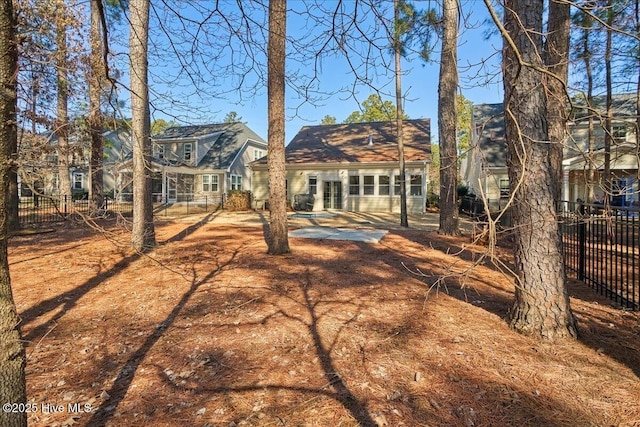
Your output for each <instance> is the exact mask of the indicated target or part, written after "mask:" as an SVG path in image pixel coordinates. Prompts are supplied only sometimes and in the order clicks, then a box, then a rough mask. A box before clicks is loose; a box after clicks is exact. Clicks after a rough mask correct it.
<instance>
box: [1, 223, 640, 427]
mask: <svg viewBox="0 0 640 427" xmlns="http://www.w3.org/2000/svg"><path fill="white" fill-rule="evenodd" d="M434 218H435V219H434ZM264 221H265V217H264V215H263V214H260V213H237V214H230V213H224V212H222V213H214V214H209V215H207V216H200V217H192V218H188V219H183V220H180V221H170V220H165V219H163V220H162V221H161V222H158V223H157V238H158V241H159V242H160V244H159V246H158V247H157V248H156V249H155V250H154V251H153V252H151V253H150V254H148V255H140V254H136V253H134V252H132V251H130V250H129V249H128V238H129V235H128V232H127V230H126V227H124V228H123V224H122V223H121V222H119V223H115V222H110V221H105V222H102V223H100V224H99V225H100V226H101V227H103V228H104V231H101V232H98V231H97V230H96V229H93V228H90V227H88V226H86V225H83V224H81V223H79V222H75V223H65V224H63V225H61V226H56V227H54V229H53V231H52V232H50V233H45V234H34V235H26V236H17V237H13V238H11V240H10V257H9V260H10V268H11V275H12V281H13V288H14V297H15V301H16V304H17V307H18V310H19V312H20V315H21V317H22V331H23V336H24V339H25V342H26V344H27V354H28V365H27V386H28V400H29V402H30V403H32V404H33V405H32V406H31V410H32V412H31V413H29V422H30V425H31V426H67V425H69V426H70V425H74V426H200V427H204V426H225V427H227V426H323V427H324V426H358V425H361V426H374V425H378V426H467V427H470V426H640V314H639V313H633V312H628V311H623V310H620V309H618V308H616V307H614V306H612V305H611V304H610V302H609V301H608V300H606V299H602V298H601V297H600V296H599V295H597V294H595V293H594V292H593V291H592V290H591V289H589V288H587V287H586V286H585V285H582V284H578V283H574V282H572V283H571V297H572V300H571V302H572V307H573V309H574V311H575V314H576V316H577V317H578V320H579V324H580V330H581V336H580V339H579V340H577V341H571V340H567V341H564V342H560V343H555V344H549V343H546V342H538V341H535V340H533V339H530V338H527V337H524V336H520V335H518V334H515V333H514V332H512V331H511V330H510V329H509V328H508V326H507V324H506V323H505V320H504V318H505V315H506V313H507V310H508V308H509V305H510V303H511V300H512V296H513V295H512V294H513V288H512V286H511V284H510V281H509V279H508V277H506V276H505V275H503V274H502V273H500V272H499V271H498V270H497V269H496V268H495V267H493V266H492V265H491V263H490V262H488V260H487V259H486V258H485V259H483V258H482V254H483V253H484V251H485V249H486V248H484V247H482V246H476V245H471V244H470V243H471V238H470V228H469V227H468V225H467V226H465V227H466V228H465V230H466V232H465V235H464V236H462V237H460V238H446V237H442V236H439V235H438V234H437V233H436V232H435V231H434V229H435V228H436V227H437V216H434V215H432V216H428V217H412V218H410V225H411V226H412V227H411V228H410V229H401V228H400V227H398V226H396V225H395V224H396V223H397V218H395V217H394V216H393V215H387V216H384V215H382V216H380V215H378V216H376V215H341V216H337V217H332V218H303V219H292V220H291V223H290V228H291V229H294V228H297V227H301V226H304V225H340V226H353V227H380V228H385V229H387V230H389V233H388V234H387V235H386V236H385V237H384V238H383V239H382V240H381V241H380V243H378V244H367V243H358V242H350V241H323V240H311V239H295V238H291V239H290V245H291V248H292V252H291V254H288V255H285V256H278V257H272V256H268V255H266V249H267V247H266V244H265V242H264V232H265V229H264V224H265V222H264ZM389 221H391V222H389ZM125 225H126V224H125ZM509 254H510V250H509V247H508V246H506V247H505V246H501V247H498V249H497V255H499V256H500V257H501V259H502V260H504V261H506V262H509ZM473 264H478V265H477V266H475V268H473V269H472V270H469V267H471V266H472V265H473Z"/></svg>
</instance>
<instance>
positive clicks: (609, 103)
mask: <svg viewBox="0 0 640 427" xmlns="http://www.w3.org/2000/svg"><path fill="white" fill-rule="evenodd" d="M612 25H613V0H608V2H607V28H606V29H605V34H606V42H605V48H604V69H605V81H606V82H605V84H606V90H607V95H606V109H607V112H606V115H605V118H604V171H603V175H604V176H603V177H602V181H603V186H604V193H605V198H604V203H605V208H608V207H609V206H610V204H611V196H612V195H613V194H612V191H613V186H612V185H611V184H612V182H611V145H612V142H613V125H612V122H611V120H612V118H613V87H612V79H613V75H612V71H611V55H612V52H611V49H612V47H613V46H612V42H613V35H612V29H611V28H612Z"/></svg>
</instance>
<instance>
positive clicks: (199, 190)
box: [193, 173, 225, 200]
mask: <svg viewBox="0 0 640 427" xmlns="http://www.w3.org/2000/svg"><path fill="white" fill-rule="evenodd" d="M203 175H207V176H209V186H208V191H206V189H205V187H204V185H203ZM213 176H216V177H218V188H217V190H216V191H213V190H212V184H211V183H212V177H213ZM224 178H225V175H224V174H222V173H201V174H198V175H195V176H194V185H193V196H194V198H195V199H204V198H205V197H206V198H207V199H212V200H219V199H220V198H221V197H222V195H223V194H224Z"/></svg>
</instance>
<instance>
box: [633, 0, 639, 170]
mask: <svg viewBox="0 0 640 427" xmlns="http://www.w3.org/2000/svg"><path fill="white" fill-rule="evenodd" d="M634 21H635V22H634V25H635V27H636V28H635V31H636V35H637V36H638V39H639V40H636V42H635V43H636V50H635V52H636V67H637V69H638V70H640V0H635V2H634ZM635 133H636V164H637V165H640V73H638V81H637V83H636V123H635ZM636 180H640V168H639V169H637V170H636Z"/></svg>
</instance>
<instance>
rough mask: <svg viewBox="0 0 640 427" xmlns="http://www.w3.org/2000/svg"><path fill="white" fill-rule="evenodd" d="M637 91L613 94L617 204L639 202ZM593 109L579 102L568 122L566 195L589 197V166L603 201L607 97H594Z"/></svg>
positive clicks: (614, 201) (613, 171)
mask: <svg viewBox="0 0 640 427" xmlns="http://www.w3.org/2000/svg"><path fill="white" fill-rule="evenodd" d="M636 99H637V95H636V94H635V93H629V94H618V95H614V96H613V102H612V104H613V105H612V107H613V120H612V132H611V133H612V135H611V137H612V143H611V152H610V153H611V154H610V157H611V161H610V165H611V174H612V189H611V191H612V195H611V196H612V197H611V202H612V204H614V205H618V206H625V205H630V204H631V203H632V202H634V201H636V202H637V201H638V200H639V199H638V190H639V189H638V154H639V151H638V140H637V135H636V131H635V129H636V123H637V122H636V120H637V117H638V113H637V104H636ZM593 104H594V105H593V108H592V109H587V108H585V104H584V101H582V102H580V101H578V102H576V103H575V104H574V106H573V107H574V108H573V111H572V117H571V118H572V121H571V122H570V123H569V129H570V133H571V138H570V139H569V141H568V143H567V148H566V149H565V153H564V161H563V162H562V167H563V171H564V179H563V185H564V188H563V196H564V197H565V199H566V200H572V201H574V200H577V199H578V198H581V199H583V200H586V198H587V186H586V182H587V176H588V169H589V167H591V168H593V170H595V171H596V172H595V179H594V180H595V182H596V191H595V193H596V199H598V200H603V197H604V192H603V191H602V188H601V187H600V184H601V183H602V182H603V174H602V172H603V170H604V157H605V156H604V140H605V131H604V129H603V127H602V126H603V122H604V116H605V112H606V98H605V97H604V96H597V97H594V100H593ZM589 117H591V118H592V119H593V126H594V136H593V143H594V147H593V151H592V152H590V150H589V141H588V134H589V133H588V132H589Z"/></svg>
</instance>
